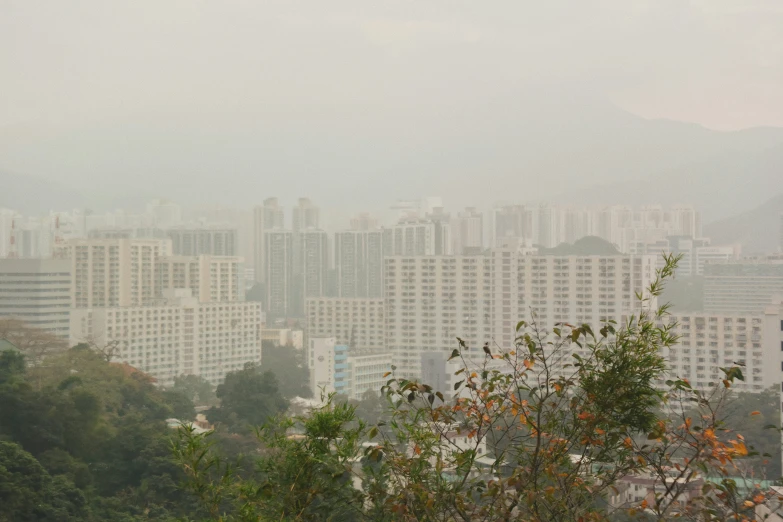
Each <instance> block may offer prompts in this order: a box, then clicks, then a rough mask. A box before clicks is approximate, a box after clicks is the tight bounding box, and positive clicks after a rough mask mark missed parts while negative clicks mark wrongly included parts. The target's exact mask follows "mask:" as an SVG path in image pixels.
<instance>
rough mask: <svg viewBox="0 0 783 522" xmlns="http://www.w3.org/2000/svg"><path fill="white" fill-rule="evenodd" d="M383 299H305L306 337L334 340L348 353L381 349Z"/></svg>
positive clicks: (382, 342)
mask: <svg viewBox="0 0 783 522" xmlns="http://www.w3.org/2000/svg"><path fill="white" fill-rule="evenodd" d="M383 310H384V301H383V299H360V298H340V297H331V298H330V297H317V298H310V299H307V313H306V319H307V336H308V337H333V338H334V339H335V341H336V342H337V343H338V344H345V345H347V346H349V347H350V348H351V349H354V348H364V349H370V350H381V349H383V347H384V328H385V323H384V314H383Z"/></svg>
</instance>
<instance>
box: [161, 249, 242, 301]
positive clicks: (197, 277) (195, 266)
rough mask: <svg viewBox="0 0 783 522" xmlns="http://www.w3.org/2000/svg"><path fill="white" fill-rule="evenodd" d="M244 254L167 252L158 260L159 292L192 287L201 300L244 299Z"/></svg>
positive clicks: (195, 295) (194, 295)
mask: <svg viewBox="0 0 783 522" xmlns="http://www.w3.org/2000/svg"><path fill="white" fill-rule="evenodd" d="M242 267H243V263H242V258H241V257H233V256H205V255H202V256H165V257H161V258H160V259H159V260H158V261H157V267H156V277H157V282H156V290H155V292H156V295H157V296H158V297H162V296H163V293H164V292H165V291H166V290H169V289H172V290H173V289H182V288H188V289H190V290H191V292H192V295H193V297H195V298H196V299H198V300H199V302H201V303H219V302H230V301H244V300H245V293H244V287H243V285H242V280H243V273H242Z"/></svg>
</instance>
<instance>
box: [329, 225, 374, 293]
mask: <svg viewBox="0 0 783 522" xmlns="http://www.w3.org/2000/svg"><path fill="white" fill-rule="evenodd" d="M334 269H335V273H336V276H337V297H362V298H367V297H370V298H379V297H383V232H382V231H380V230H366V231H365V230H347V231H344V232H337V233H336V234H335V235H334Z"/></svg>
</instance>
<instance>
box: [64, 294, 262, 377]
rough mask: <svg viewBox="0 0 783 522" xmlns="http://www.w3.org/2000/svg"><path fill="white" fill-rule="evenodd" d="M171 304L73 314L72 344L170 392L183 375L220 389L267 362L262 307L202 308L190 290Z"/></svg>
mask: <svg viewBox="0 0 783 522" xmlns="http://www.w3.org/2000/svg"><path fill="white" fill-rule="evenodd" d="M166 296H167V300H168V302H167V304H164V305H159V306H144V307H106V308H81V309H75V310H72V311H71V322H70V326H71V332H70V336H71V343H72V344H78V343H82V342H85V343H88V344H91V345H93V346H95V347H97V348H100V349H105V350H114V351H116V357H115V358H114V360H115V361H117V362H126V363H128V364H130V365H132V366H134V367H135V368H138V369H139V370H142V371H143V372H145V373H148V374H149V375H151V376H152V377H154V378H155V379H156V380H157V382H158V383H159V384H161V385H164V386H170V385H172V384H173V382H174V377H176V376H178V375H182V374H194V375H200V376H202V377H204V378H205V379H207V380H209V381H210V382H211V383H212V384H215V385H217V384H220V383H221V382H222V381H223V379H224V378H225V376H226V373H228V372H230V371H234V370H240V369H242V367H243V366H244V365H245V363H249V362H252V363H258V362H260V361H261V339H260V327H261V305H260V304H259V303H250V302H225V303H218V302H214V303H202V302H199V300H198V299H196V298H194V297H192V294H191V292H190V290H189V289H184V290H169V291H167V292H166Z"/></svg>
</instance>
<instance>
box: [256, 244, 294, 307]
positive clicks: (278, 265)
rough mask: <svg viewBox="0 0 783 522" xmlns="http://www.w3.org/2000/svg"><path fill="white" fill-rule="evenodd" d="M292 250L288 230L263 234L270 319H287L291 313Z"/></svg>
mask: <svg viewBox="0 0 783 522" xmlns="http://www.w3.org/2000/svg"><path fill="white" fill-rule="evenodd" d="M293 248H294V234H293V232H291V231H290V230H267V231H266V232H265V233H264V249H263V251H264V255H265V256H266V259H265V261H264V269H265V270H266V276H265V277H264V279H265V281H266V312H267V313H268V314H269V316H270V317H272V318H283V317H287V316H288V315H289V313H290V312H291V311H292V307H293V303H291V301H290V298H291V283H292V279H293V275H294V252H293Z"/></svg>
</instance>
